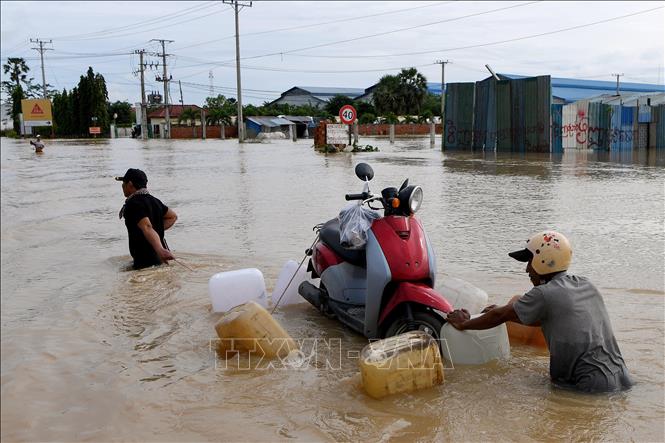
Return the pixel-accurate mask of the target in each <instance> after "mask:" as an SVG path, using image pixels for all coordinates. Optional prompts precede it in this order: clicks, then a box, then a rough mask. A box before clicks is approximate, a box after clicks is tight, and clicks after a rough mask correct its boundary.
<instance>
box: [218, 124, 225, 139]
mask: <svg viewBox="0 0 665 443" xmlns="http://www.w3.org/2000/svg"><path fill="white" fill-rule="evenodd" d="M220 124H221V125H222V127H221V129H222V130H221V132H220V133H219V138H221V139H222V140H224V138H226V127H225V126H224V123H220Z"/></svg>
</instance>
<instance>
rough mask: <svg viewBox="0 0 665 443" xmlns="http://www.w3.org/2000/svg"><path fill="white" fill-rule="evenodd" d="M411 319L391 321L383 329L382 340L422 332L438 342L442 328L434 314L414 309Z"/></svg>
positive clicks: (402, 318)
mask: <svg viewBox="0 0 665 443" xmlns="http://www.w3.org/2000/svg"><path fill="white" fill-rule="evenodd" d="M412 317H413V318H412V319H409V318H406V317H405V316H397V317H395V318H393V319H392V320H391V322H390V323H389V324H388V327H387V328H386V329H385V331H386V332H385V334H384V335H383V338H386V337H392V336H393V335H399V334H404V333H405V332H409V331H423V332H426V333H428V334H429V335H431V336H432V337H433V338H434V339H435V340H438V339H439V338H440V337H439V335H440V333H441V328H442V327H443V320H442V319H441V318H440V317H439V316H438V315H436V314H434V313H433V312H430V311H426V310H423V309H418V310H416V309H414V310H413V314H412Z"/></svg>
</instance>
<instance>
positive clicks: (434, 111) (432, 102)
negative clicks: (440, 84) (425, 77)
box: [420, 93, 441, 116]
mask: <svg viewBox="0 0 665 443" xmlns="http://www.w3.org/2000/svg"><path fill="white" fill-rule="evenodd" d="M428 111H429V113H430V114H431V115H432V116H433V115H438V116H440V115H441V96H440V95H435V94H430V93H428V94H427V96H426V97H425V101H424V103H423V106H422V108H421V111H420V115H425V113H427V112H428Z"/></svg>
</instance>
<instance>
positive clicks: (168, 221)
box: [164, 208, 178, 231]
mask: <svg viewBox="0 0 665 443" xmlns="http://www.w3.org/2000/svg"><path fill="white" fill-rule="evenodd" d="M176 220H178V214H176V213H175V212H174V211H173V209H171V208H169V209H168V210H167V211H166V214H164V230H165V231H166V230H167V229H169V228H170V227H171V226H173V224H174V223H175V221H176Z"/></svg>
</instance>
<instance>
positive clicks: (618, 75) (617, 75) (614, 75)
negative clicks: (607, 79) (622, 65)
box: [612, 73, 623, 95]
mask: <svg viewBox="0 0 665 443" xmlns="http://www.w3.org/2000/svg"><path fill="white" fill-rule="evenodd" d="M612 76H613V77H616V78H617V95H621V94H620V93H619V77H623V73H621V74H612Z"/></svg>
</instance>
